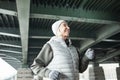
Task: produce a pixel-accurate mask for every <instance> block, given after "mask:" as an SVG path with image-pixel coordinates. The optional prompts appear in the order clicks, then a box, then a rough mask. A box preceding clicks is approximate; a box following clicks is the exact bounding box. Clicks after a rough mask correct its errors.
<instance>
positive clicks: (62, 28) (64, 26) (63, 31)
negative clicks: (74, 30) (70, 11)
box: [59, 22, 70, 39]
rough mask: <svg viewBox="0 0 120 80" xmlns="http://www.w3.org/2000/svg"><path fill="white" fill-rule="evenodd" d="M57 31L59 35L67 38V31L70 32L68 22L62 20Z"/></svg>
mask: <svg viewBox="0 0 120 80" xmlns="http://www.w3.org/2000/svg"><path fill="white" fill-rule="evenodd" d="M59 32H60V33H61V36H62V37H63V38H65V39H66V38H67V37H69V33H70V27H69V26H68V24H67V23H66V22H62V23H61V25H60V27H59Z"/></svg>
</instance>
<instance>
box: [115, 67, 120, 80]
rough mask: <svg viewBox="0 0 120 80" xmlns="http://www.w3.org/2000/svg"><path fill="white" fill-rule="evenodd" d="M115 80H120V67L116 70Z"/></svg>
mask: <svg viewBox="0 0 120 80" xmlns="http://www.w3.org/2000/svg"><path fill="white" fill-rule="evenodd" d="M116 73H117V80H120V67H117V68H116Z"/></svg>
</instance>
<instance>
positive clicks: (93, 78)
mask: <svg viewBox="0 0 120 80" xmlns="http://www.w3.org/2000/svg"><path fill="white" fill-rule="evenodd" d="M89 78H90V80H105V75H104V71H103V68H102V67H99V64H93V67H91V68H89Z"/></svg>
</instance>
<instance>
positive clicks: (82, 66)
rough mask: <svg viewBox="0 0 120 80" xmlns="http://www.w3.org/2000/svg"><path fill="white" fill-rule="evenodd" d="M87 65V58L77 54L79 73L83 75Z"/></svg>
mask: <svg viewBox="0 0 120 80" xmlns="http://www.w3.org/2000/svg"><path fill="white" fill-rule="evenodd" d="M78 53H79V52H78ZM88 64H89V59H88V58H87V56H85V55H81V54H80V53H79V72H80V73H83V72H84V71H85V70H86V69H87V67H88Z"/></svg>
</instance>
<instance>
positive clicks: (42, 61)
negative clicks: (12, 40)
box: [31, 39, 89, 80]
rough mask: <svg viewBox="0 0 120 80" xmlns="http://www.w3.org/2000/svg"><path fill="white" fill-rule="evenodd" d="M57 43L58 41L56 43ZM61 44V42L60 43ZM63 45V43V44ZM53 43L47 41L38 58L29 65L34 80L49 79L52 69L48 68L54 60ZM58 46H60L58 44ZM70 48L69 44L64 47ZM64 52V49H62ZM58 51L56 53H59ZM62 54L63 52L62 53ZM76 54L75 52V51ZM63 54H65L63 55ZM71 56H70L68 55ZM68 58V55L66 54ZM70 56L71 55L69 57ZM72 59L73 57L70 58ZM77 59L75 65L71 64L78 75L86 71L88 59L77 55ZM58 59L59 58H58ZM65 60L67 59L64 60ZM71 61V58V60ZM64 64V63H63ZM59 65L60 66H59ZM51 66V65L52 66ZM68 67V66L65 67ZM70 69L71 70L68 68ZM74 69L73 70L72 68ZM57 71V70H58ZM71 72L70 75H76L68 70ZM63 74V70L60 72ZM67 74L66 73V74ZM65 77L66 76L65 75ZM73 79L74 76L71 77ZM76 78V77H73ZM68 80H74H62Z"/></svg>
mask: <svg viewBox="0 0 120 80" xmlns="http://www.w3.org/2000/svg"><path fill="white" fill-rule="evenodd" d="M57 40H59V39H56V40H55V41H57ZM58 42H59V41H58ZM62 42H63V41H62ZM63 43H64V42H63ZM52 44H54V43H51V40H50V41H48V42H47V43H46V44H45V45H44V46H43V48H42V50H41V51H40V53H39V54H38V56H37V57H36V58H35V59H34V62H33V64H32V65H31V70H32V71H33V73H34V75H35V76H36V77H37V79H35V80H43V79H42V78H43V77H46V78H48V77H49V73H50V72H51V70H52V68H50V67H49V65H50V64H52V61H53V60H52V59H54V57H55V56H54V54H55V53H53V52H55V51H54V50H53V49H54V48H53V47H54V46H53V45H52ZM58 45H60V44H58ZM63 45H66V44H63ZM70 46H72V45H71V44H70V42H69V44H68V45H66V47H68V48H69V47H70ZM63 50H64V49H63ZM59 52H60V51H58V53H59ZM63 52H64V51H63ZM63 52H62V53H63ZM76 52H77V50H76ZM63 54H65V53H63ZM73 54H74V53H73ZM70 55H71V54H70ZM68 56H69V54H68ZM71 56H72V55H71ZM72 57H73V56H72ZM77 57H78V59H76V60H75V61H76V62H78V63H77V64H73V63H71V64H72V65H73V66H76V68H77V69H76V70H77V73H78V71H79V72H80V73H82V72H84V71H85V70H86V69H87V66H88V63H89V59H88V58H87V57H86V56H81V55H80V54H79V53H78V54H77V56H76V58H77ZM58 58H59V57H58ZM66 59H67V58H66ZM71 59H72V58H71ZM64 64H65V63H64ZM57 65H58V64H57ZM60 65H61V64H60ZM52 66H53V65H52ZM67 66H69V65H67ZM65 67H66V66H65ZM53 69H57V68H55V67H53ZM70 69H71V68H70ZM74 69H75V68H74ZM58 71H59V70H58ZM69 71H71V72H70V74H72V72H73V73H76V72H74V71H72V70H69ZM62 73H64V69H63V71H62V72H61V74H62ZM67 73H68V72H67ZM65 75H67V74H65ZM73 77H74V76H73ZM75 77H76V76H75ZM69 79H71V80H72V79H74V78H68V79H64V80H69ZM61 80H62V79H61Z"/></svg>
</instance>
